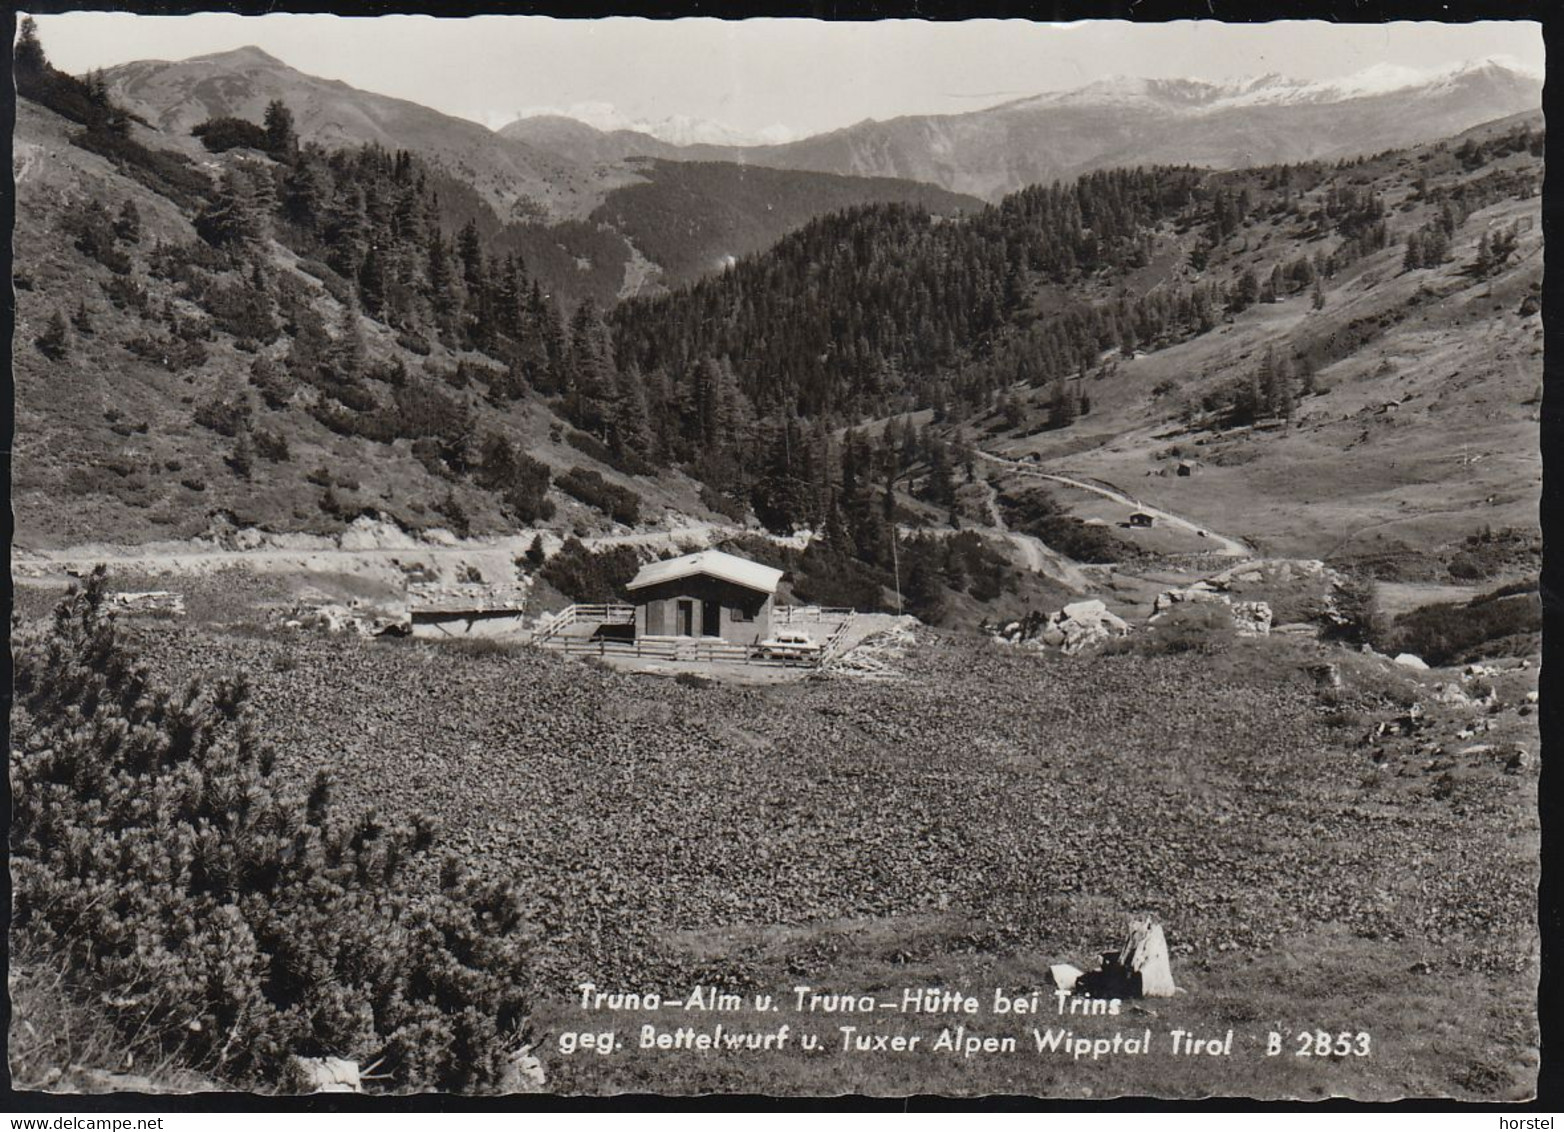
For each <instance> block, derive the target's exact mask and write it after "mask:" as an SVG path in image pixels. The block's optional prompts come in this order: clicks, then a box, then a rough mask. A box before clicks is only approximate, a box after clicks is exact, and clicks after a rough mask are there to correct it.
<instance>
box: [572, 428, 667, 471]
mask: <svg viewBox="0 0 1564 1132" xmlns="http://www.w3.org/2000/svg"><path fill="white" fill-rule="evenodd" d="M565 441H566V443H568V444H569V445H570V446H571V447H572V448H574V449H575V450H576V451H577V452H584V453H586V455H588V456H590V457H592V459H594V460H596V461H597V462H598V463H599V464H607V465H608V466H609V467H610V468H612V469H614V471H616V472H623V473H624V474H625V475H627V476H645V475H650V474H651V473H652V472H654V471H656V470H657V469H656V468H655V467H653V466H652V465H651V464H650V463H649V462H648V461H646V460H643V459H642V458H641V457H639V456H637V455H635V454H634V453H632V452H625V453H616V452H615V451H614V450H613V449H612V448H610V447H609V446H608V445H606V444H604V443H603V442H602V441H601V440H599V439H598V438H597V437H595V436H592V435H591V434H589V433H585V432H580V431H578V430H577V429H571V430H570V431H569V432H568V433H566V434H565Z"/></svg>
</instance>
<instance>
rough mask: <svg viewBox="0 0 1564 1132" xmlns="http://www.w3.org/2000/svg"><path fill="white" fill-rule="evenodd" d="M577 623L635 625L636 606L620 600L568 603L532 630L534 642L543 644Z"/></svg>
mask: <svg viewBox="0 0 1564 1132" xmlns="http://www.w3.org/2000/svg"><path fill="white" fill-rule="evenodd" d="M577 623H585V624H588V625H634V624H635V606H633V605H622V604H620V603H618V602H599V603H595V604H594V603H591V602H578V603H577V604H575V605H567V606H566V607H565V608H564V609H561V610H560V611H559V612H558V613H556V614H554V616H552V617H550V618H549V619H548V620H547V621H545V622H543V623H542V624H541V625H539V626H538V627H537V628H536V629H534V630H533V631H532V643H533V644H535V645H541V644H542V643H543V642H544V641H547V640H549V639H550V638H553V637H555V636H557V635H558V634H559V633H561V632H563V631H564V630H565V629H568V628H570V626H572V625H575V624H577Z"/></svg>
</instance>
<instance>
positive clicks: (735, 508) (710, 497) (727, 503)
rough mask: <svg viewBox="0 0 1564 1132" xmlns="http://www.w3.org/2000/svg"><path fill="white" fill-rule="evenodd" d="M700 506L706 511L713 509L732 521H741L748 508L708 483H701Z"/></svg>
mask: <svg viewBox="0 0 1564 1132" xmlns="http://www.w3.org/2000/svg"><path fill="white" fill-rule="evenodd" d="M701 506H702V507H704V508H706V509H707V510H708V511H715V512H716V513H717V514H719V515H721V516H722V517H723V518H724V519H727V520H729V521H730V522H734V523H742V522H743V521H744V517H745V516H746V515H747V514H748V513H749V508H747V507H745V506H744V504H742V503H740V502H739V501H738V500H736V499H733V498H730V497H729V496H728V495H727V494H725V493H724V492H721V491H718V490H717V489H716V488H714V487H712V486H711V485H710V484H709V483H703V484H701Z"/></svg>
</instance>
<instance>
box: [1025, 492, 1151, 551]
mask: <svg viewBox="0 0 1564 1132" xmlns="http://www.w3.org/2000/svg"><path fill="white" fill-rule="evenodd" d="M999 506H1000V509H1001V511H1003V513H1004V516H1005V522H1006V523H1007V524H1009V525H1010V527H1011V528H1012V529H1014V530H1017V531H1020V532H1021V533H1022V534H1028V535H1031V536H1033V537H1034V538H1039V539H1042V540H1043V542H1045V543H1047V544H1048V545H1049V547H1051V548H1052V549H1054V550H1057V551H1058V552H1059V553H1061V554H1065V555H1068V556H1069V557H1071V558H1073V559H1075V560H1076V561H1077V562H1122V561H1123V560H1124V559H1125V558H1126V557H1127V553H1126V552H1127V551H1128V549H1129V548H1128V547H1126V546H1125V545H1124V543H1122V542H1120V541H1119V540H1118V539H1116V538H1114V537H1113V535H1111V534H1109V533H1108V531H1106V530H1105V529H1103V528H1102V527H1089V526H1087V525H1086V524H1085V522H1083V521H1082V520H1080V519H1077V518H1075V516H1073V515H1068V514H1066V513H1065V512H1064V509H1063V508H1061V507H1060V506H1059V504H1058V502H1057V501H1056V500H1055V499H1054V497H1053V493H1052V492H1050V491H1048V490H1047V489H1046V488H1040V487H1036V488H1029V489H1027V490H1026V491H1023V492H1019V493H1017V494H1014V495H1012V494H1010V493H1008V492H1007V493H1005V494H1002V495H1000V496H999Z"/></svg>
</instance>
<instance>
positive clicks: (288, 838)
mask: <svg viewBox="0 0 1564 1132" xmlns="http://www.w3.org/2000/svg"><path fill="white" fill-rule="evenodd" d="M104 596H105V575H104V572H103V569H102V567H99V568H98V570H97V571H95V572H94V574H93V575H92V577H91V578H90V579H89V580H88V582H87V584H86V586H85V587H84V588H83V589H81V590H80V591H73V592H72V593H71V594H69V595H67V597H66V598H65V599H64V600H63V601H62V602H61V603H60V605H59V606H58V607H57V609H56V611H55V615H54V618H53V621H52V623H48V624H43V625H34V626H31V627H29V628H28V629H25V630H22V631H20V632H18V633H17V635H16V638H15V642H14V643H15V648H16V667H15V699H14V701H13V705H14V706H13V711H12V716H11V725H12V745H11V783H12V788H13V791H14V795H13V806H14V813H13V820H12V827H11V852H12V878H13V884H14V915H13V920H12V933H13V935H12V941H13V945H14V946H16V947H18V948H19V949H22V950H24V951H25V952H26V953H27V954H29V955H31V956H34V957H52V958H54V959H55V960H57V961H58V962H59V963H61V965H62V966H63V967H64V968H65V969H66V970H68V972H69V977H70V979H71V980H72V982H73V983H74V984H75V988H74V989H76V990H78V991H79V992H81V993H82V994H83V995H84V996H85V995H91V996H93V997H94V998H95V999H96V1000H97V1001H98V1002H101V1003H104V1004H109V1007H108V1009H106V1010H105V1014H106V1015H107V1017H106V1018H105V1025H108V1026H111V1027H113V1028H114V1029H116V1030H117V1031H118V1032H119V1033H120V1034H121V1036H122V1038H123V1040H124V1041H125V1042H126V1043H127V1044H129V1045H130V1046H131V1052H133V1053H137V1054H138V1055H142V1054H147V1053H151V1054H155V1055H158V1057H159V1058H160V1059H164V1060H169V1059H171V1060H174V1061H176V1062H180V1061H182V1062H184V1063H185V1064H186V1065H188V1066H190V1067H192V1068H195V1069H198V1070H199V1071H201V1072H205V1073H209V1074H212V1075H214V1076H218V1077H221V1078H223V1079H225V1080H229V1081H234V1082H239V1083H244V1084H249V1085H257V1084H260V1085H264V1084H268V1083H269V1084H272V1085H275V1084H277V1083H278V1082H279V1081H280V1080H281V1079H282V1075H283V1072H284V1069H285V1067H286V1065H287V1064H288V1062H289V1059H290V1057H291V1056H292V1055H295V1054H297V1055H300V1056H324V1055H335V1056H342V1057H348V1058H353V1059H356V1060H359V1061H361V1062H366V1063H367V1062H371V1061H376V1060H380V1061H381V1068H380V1070H379V1072H380V1073H382V1074H385V1075H386V1076H387V1077H388V1078H389V1080H390V1081H391V1082H392V1083H393V1084H394V1087H397V1088H401V1089H441V1090H445V1089H453V1090H463V1089H465V1090H481V1089H485V1088H491V1089H492V1088H497V1087H501V1086H502V1085H503V1084H505V1083H506V1079H507V1075H508V1074H509V1073H510V1071H511V1065H512V1056H513V1052H514V1050H515V1047H516V1044H517V1043H518V1042H519V1041H520V1040H521V1035H522V1030H523V1026H524V1021H525V1014H524V1010H525V999H524V994H525V991H524V989H523V988H524V987H525V985H526V983H527V970H528V968H527V963H526V957H525V955H524V952H523V948H522V944H521V936H522V930H523V923H522V918H521V913H520V905H519V902H518V900H517V898H516V896H515V894H514V893H513V892H511V891H509V890H507V889H504V888H501V887H498V886H480V885H478V884H476V883H475V882H474V881H473V880H471V879H470V878H469V877H468V876H467V875H465V874H464V873H463V871H462V869H461V868H460V866H459V865H458V864H456V863H455V862H454V860H453V859H446V860H445V861H444V862H443V863H439V862H434V861H430V864H437V863H438V864H440V867H439V868H438V874H439V881H438V884H437V885H431V886H430V890H429V891H426V892H422V893H420V892H418V891H416V890H415V889H414V888H413V887H412V885H411V883H410V878H411V877H412V876H413V875H415V874H416V873H417V872H418V870H419V869H420V868H421V867H422V865H423V862H425V861H427V860H429V858H430V857H431V856H432V854H431V849H432V845H433V831H432V830H431V828H430V826H429V825H428V823H427V822H425V821H424V820H423V819H415V820H414V821H413V822H412V823H411V824H409V825H407V826H398V827H393V826H389V825H387V824H385V823H383V822H382V821H380V820H379V819H378V818H377V817H376V816H375V815H374V814H372V813H368V814H362V815H354V816H345V815H343V814H341V813H340V812H339V810H338V808H337V807H336V806H334V805H333V804H332V800H331V790H330V785H329V782H328V780H327V779H326V778H325V776H324V775H322V776H320V777H318V778H317V779H316V781H315V784H314V786H313V788H312V789H311V790H310V791H309V792H308V794H307V796H305V795H304V794H303V792H302V791H301V792H294V791H293V790H291V789H290V788H289V787H288V786H287V785H285V783H284V782H283V781H282V779H281V777H280V776H279V775H277V774H276V773H275V772H274V767H273V761H274V756H273V753H272V752H271V751H270V750H269V749H268V748H267V747H265V746H263V745H262V744H261V743H260V742H258V741H257V739H256V737H255V734H254V731H253V729H252V724H251V720H250V716H249V712H248V709H247V707H246V698H247V689H246V686H245V683H244V681H243V679H242V678H240V679H236V680H216V681H213V682H211V683H209V684H206V685H204V686H201V685H196V684H193V685H192V686H191V687H189V688H187V689H185V690H184V691H182V692H179V693H172V692H169V691H167V690H165V689H163V688H160V687H158V686H157V685H156V684H155V683H153V682H152V680H151V679H150V678H149V677H148V675H147V673H146V671H145V669H144V668H143V667H141V666H140V665H138V664H137V663H136V662H135V660H134V658H133V657H132V655H131V654H130V651H129V650H128V649H127V648H126V646H125V644H124V642H123V641H122V640H121V639H120V637H119V635H118V633H117V631H116V628H115V624H114V619H113V617H112V616H110V615H109V614H107V613H106V611H105V610H104V609H103V601H104ZM142 1060H143V1061H149V1060H152V1058H151V1057H149V1056H142Z"/></svg>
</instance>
